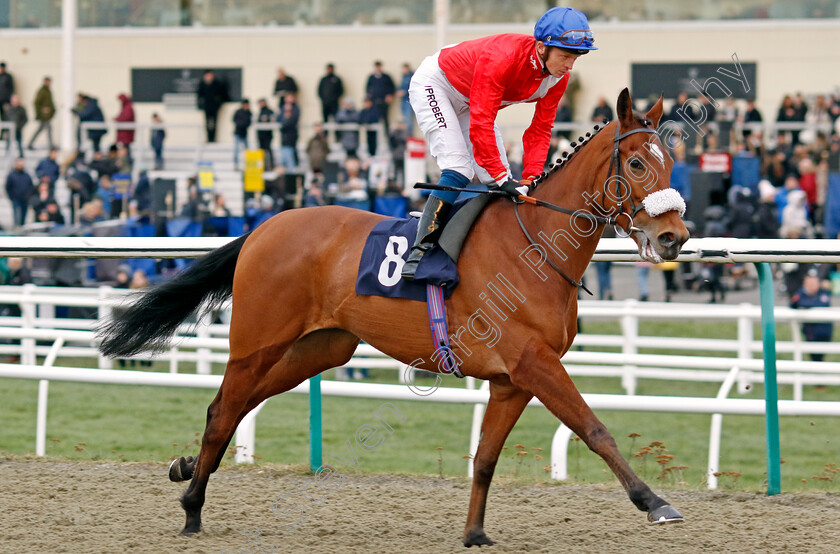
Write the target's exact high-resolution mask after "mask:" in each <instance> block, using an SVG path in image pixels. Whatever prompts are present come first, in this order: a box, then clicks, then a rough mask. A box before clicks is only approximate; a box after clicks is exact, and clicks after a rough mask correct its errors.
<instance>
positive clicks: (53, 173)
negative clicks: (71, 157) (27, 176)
mask: <svg viewBox="0 0 840 554" xmlns="http://www.w3.org/2000/svg"><path fill="white" fill-rule="evenodd" d="M59 171H60V168H59V167H58V164H57V163H56V162H55V160H51V159H49V158H44V159H43V160H41V161H40V162H38V165H37V166H36V167H35V176H36V177H38V180H39V181H40V180H41V177H43V176H44V175H48V176H49V178H50V184H52V183H55V182H56V180H58V174H59Z"/></svg>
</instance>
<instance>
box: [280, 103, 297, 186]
mask: <svg viewBox="0 0 840 554" xmlns="http://www.w3.org/2000/svg"><path fill="white" fill-rule="evenodd" d="M277 121H278V122H279V123H280V163H282V164H283V167H284V168H285V169H286V172H293V171H294V170H295V168H296V167H297V141H298V122H299V121H300V108H298V105H297V103H296V102H295V95H294V94H288V95H286V100H285V101H284V102H283V106H282V109H281V110H280V113H279V114H278V115H277Z"/></svg>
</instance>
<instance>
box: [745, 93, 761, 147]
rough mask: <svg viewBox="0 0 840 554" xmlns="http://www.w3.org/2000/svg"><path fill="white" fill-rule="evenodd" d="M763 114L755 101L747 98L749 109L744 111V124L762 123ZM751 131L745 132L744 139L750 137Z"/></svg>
mask: <svg viewBox="0 0 840 554" xmlns="http://www.w3.org/2000/svg"><path fill="white" fill-rule="evenodd" d="M761 121H762V119H761V112H760V111H758V108H756V107H755V99H754V98H752V97H750V98H747V109H746V110H745V111H744V123H761ZM750 132H751V131H750V130H749V129H744V130H743V135H744V138H747V137H748V136H749V135H750Z"/></svg>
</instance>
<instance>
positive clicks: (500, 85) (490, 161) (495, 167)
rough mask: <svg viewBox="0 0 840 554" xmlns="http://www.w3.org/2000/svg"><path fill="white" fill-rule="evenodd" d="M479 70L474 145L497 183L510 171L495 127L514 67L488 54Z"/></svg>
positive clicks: (472, 101) (473, 109)
mask: <svg viewBox="0 0 840 554" xmlns="http://www.w3.org/2000/svg"><path fill="white" fill-rule="evenodd" d="M475 66H476V68H480V70H478V71H476V72H475V76H474V78H473V82H472V94H471V95H470V142H472V145H473V156H474V157H475V162H476V163H477V164H478V165H479V166H480V167H482V168H484V169H485V170H486V171H487V173H489V174H490V176H491V177H493V179H495V180H499V179H501V178H502V177H504V176H505V175H506V174H507V170H506V169H505V165H504V164H503V163H502V157H501V155H500V154H499V147H498V146H497V145H496V133H495V131H494V130H493V126H494V124H495V122H496V114H498V113H499V108H500V107H501V105H502V95H503V94H504V91H505V83H506V82H507V81H508V79H507V72H508V70H509V68H510V67H512V63H511V61H510V60H508V59H507V57H504V56H499V55H498V52H491V51H487V52H486V53H485V54H482V55H481V56H480V57H479V59H478V60H476V64H475ZM552 119H553V118H552Z"/></svg>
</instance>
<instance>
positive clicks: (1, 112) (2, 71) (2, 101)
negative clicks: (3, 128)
mask: <svg viewBox="0 0 840 554" xmlns="http://www.w3.org/2000/svg"><path fill="white" fill-rule="evenodd" d="M14 93H15V80H14V78H13V77H12V75H11V74H10V73H9V72H8V71H6V62H0V118H2V119H4V120H5V119H6V117H5V116H6V106H7V105H8V104H9V102H11V101H12V95H13V94H14Z"/></svg>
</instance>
